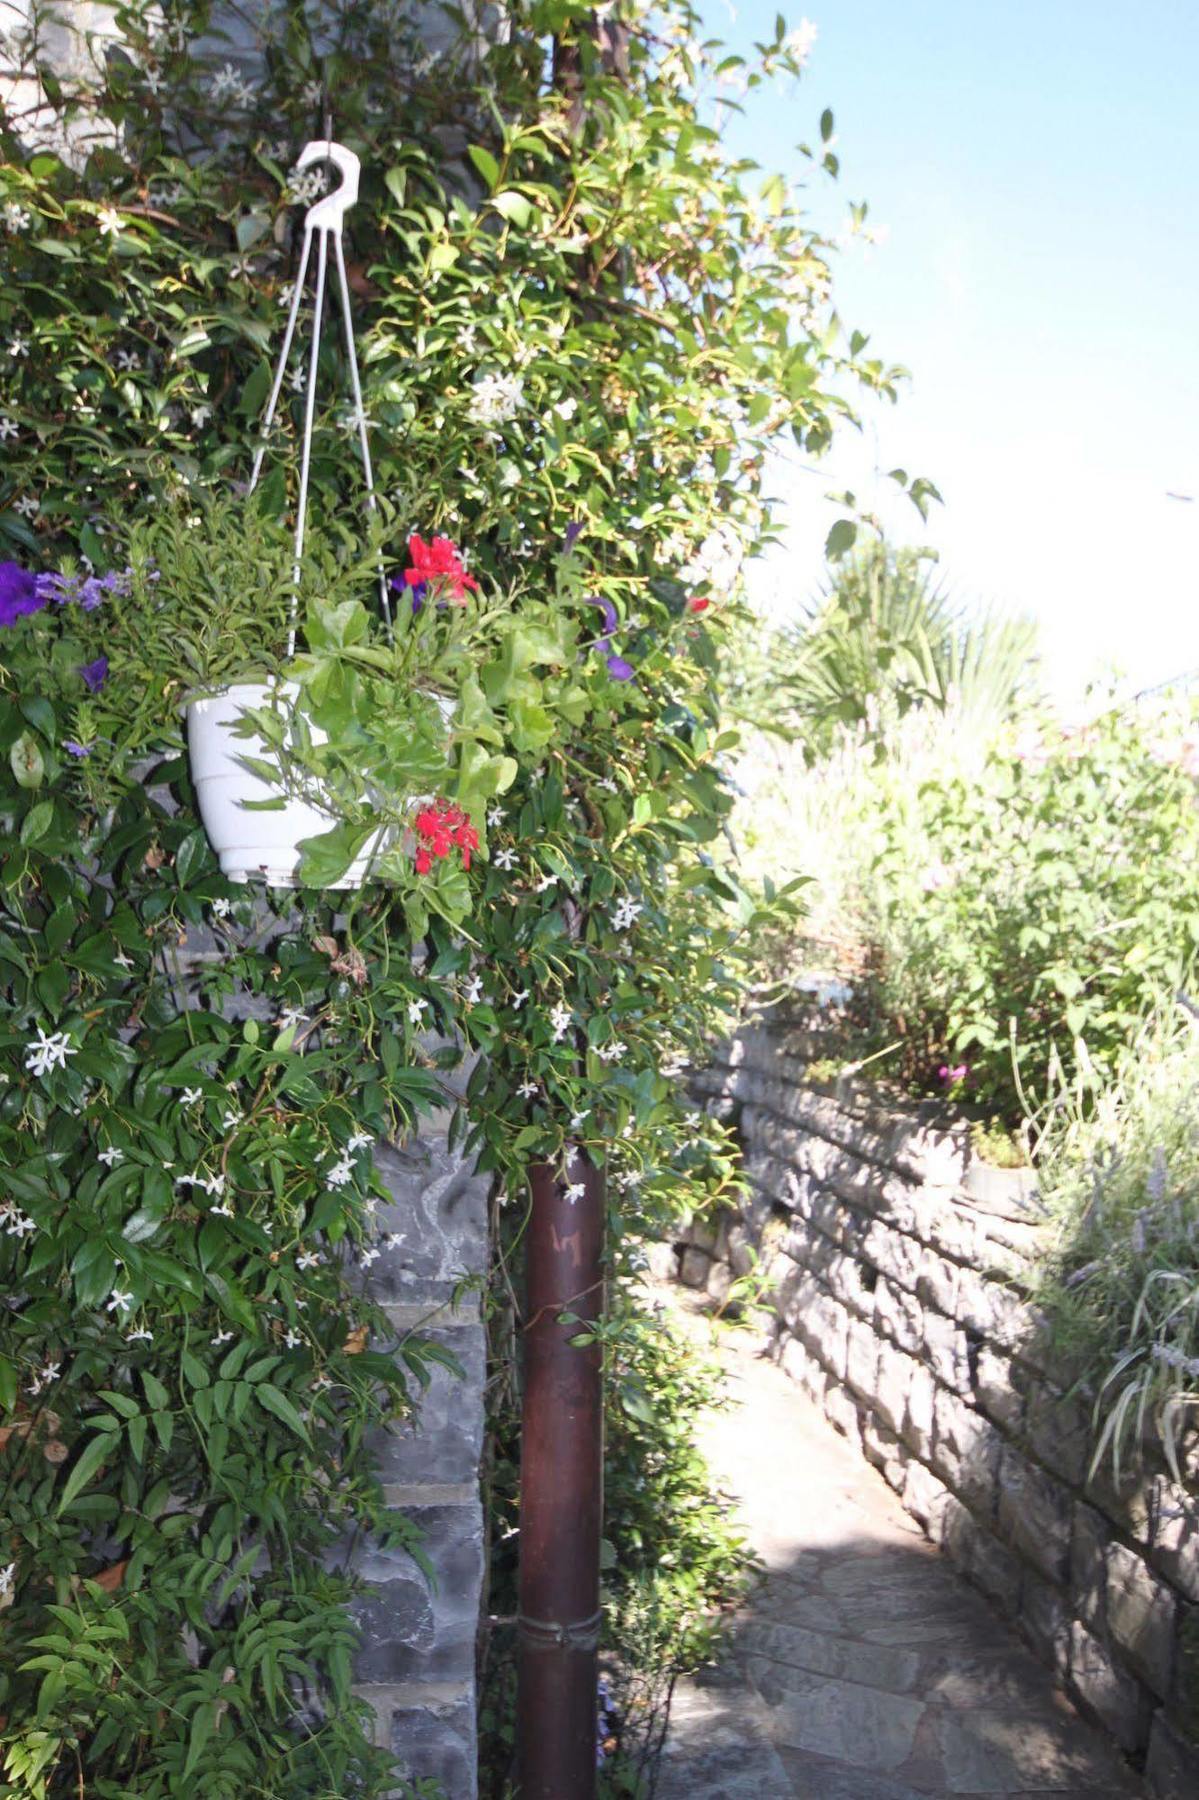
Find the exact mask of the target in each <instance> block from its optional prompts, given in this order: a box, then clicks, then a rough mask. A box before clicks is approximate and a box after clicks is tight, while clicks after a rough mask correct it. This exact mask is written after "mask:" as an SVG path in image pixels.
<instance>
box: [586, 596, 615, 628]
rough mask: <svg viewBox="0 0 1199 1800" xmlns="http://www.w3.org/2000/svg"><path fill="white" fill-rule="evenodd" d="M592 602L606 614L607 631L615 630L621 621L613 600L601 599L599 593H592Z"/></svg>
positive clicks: (605, 625) (605, 624) (605, 626)
mask: <svg viewBox="0 0 1199 1800" xmlns="http://www.w3.org/2000/svg"><path fill="white" fill-rule="evenodd" d="M591 604H592V606H598V607H600V608H602V610H603V615H604V630H605V631H607V632H612V631H615V630H616V627H617V625H618V624H619V622H620V621H619V619H618V617H617V613H616V608H615V607H614V606H613V604H612V602H611V601H610V600H601V599H600V597H599V595H598V594H592V595H591Z"/></svg>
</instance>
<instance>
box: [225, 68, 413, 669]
mask: <svg viewBox="0 0 1199 1800" xmlns="http://www.w3.org/2000/svg"><path fill="white" fill-rule="evenodd" d="M323 110H324V117H325V130H326V135H325V137H324V138H323V139H313V140H312V142H310V143H308V144H306V145H305V146H304V149H303V150H302V151H301V153H300V156H299V158H298V160H297V162H296V167H297V169H304V168H307V167H309V166H310V165H311V164H312V163H317V162H330V163H332V164H333V166H334V168H335V169H337V170H338V171H339V172H340V174H341V177H342V180H341V182H340V185H339V186H337V187H336V188H334V189H332V191H331V192H330V193H327V194H326V195H325V196H324V197H323V198H322V199H320V200H318V201H316V203H315V204H314V205H312V206H310V207H309V209H308V211H307V213H306V214H305V216H304V243H303V248H302V249H301V252H300V267H299V270H298V272H297V275H296V280H295V286H294V288H293V290H292V296H291V305H290V307H289V308H288V313H287V325H286V328H285V330H284V333H283V348H282V350H281V352H280V355H279V366H278V368H277V369H276V371H275V379H274V381H273V383H272V385H271V391H270V396H269V398H268V400H267V403H266V410H265V412H264V414H263V419H262V429H261V436H260V441H259V444H258V447H257V449H256V450H255V452H254V462H253V466H252V468H251V470H250V486H249V492H250V493H251V494H252V493H253V492H254V489H255V488H256V487H257V485H258V478H259V476H260V474H261V473H262V463H263V458H264V456H265V454H266V448H267V438H268V435H269V433H270V429H271V425H272V423H273V422H274V417H275V410H276V408H277V406H278V404H279V396H280V394H281V393H282V391H283V378H284V376H285V374H286V373H287V360H288V357H289V356H290V354H291V347H292V343H293V342H294V339H295V332H296V323H297V321H298V319H299V315H300V302H301V300H302V299H303V294H304V281H305V278H306V276H307V273H308V264H309V261H310V260H311V256H312V240H313V237H314V236H316V238H317V239H318V242H317V262H316V291H315V294H314V296H313V321H312V353H311V356H310V358H309V364H308V380H307V383H306V391H305V395H304V432H303V438H302V440H301V448H300V492H299V496H298V499H297V503H296V529H295V538H294V542H293V552H292V597H291V610H290V615H289V621H290V622H289V630H288V635H287V654H288V656H293V655H294V654H295V648H296V624H297V617H296V615H297V609H298V605H299V582H300V569H301V566H302V563H303V557H304V533H305V527H306V522H307V516H308V482H309V476H310V474H311V469H312V435H313V427H314V423H315V419H316V378H317V370H318V367H319V363H320V349H321V325H322V321H323V317H324V310H325V282H326V277H327V274H328V267H329V244H330V241H332V244H333V257H334V263H335V266H336V271H337V279H338V285H339V286H340V289H341V317H342V324H343V328H344V331H345V340H346V358H347V361H348V362H349V366H350V387H351V391H352V393H353V400H354V417H353V423H354V425H355V427H356V429H357V434H358V447H359V450H360V452H361V455H362V471H363V477H364V480H365V485H366V501H367V506H368V507H369V509H370V511H371V512H372V513H374V512H376V511H377V510H378V509H377V505H376V501H375V477H374V469H373V466H372V463H371V453H370V444H369V442H368V440H367V421H366V408H365V406H364V405H363V400H362V381H361V378H360V376H359V373H358V354H357V351H356V349H355V346H354V324H353V315H352V313H351V310H350V286H349V280H348V278H347V274H346V261H345V251H344V248H343V245H342V226H343V222H344V219H345V215H346V212H347V211H348V209H349V208H350V207H351V206H352V205H353V204H354V201H355V200H356V199H357V198H358V173H359V166H360V165H359V162H358V158H357V157H356V156H355V154H354V152H353V151H352V150H347V149H346V148H345V146H344V145H343V144H336V143H334V141H333V136H332V123H333V122H332V114H331V112H330V108H329V101H328V95H327V94H326V95H325V98H324V108H323ZM379 600H380V604H381V607H382V610H383V618H384V622H385V624H386V626H387V629H388V632H389V633H390V631H391V605H390V602H389V601H388V598H387V576H386V572H385V570H384V567H383V557H382V552H380V556H379Z"/></svg>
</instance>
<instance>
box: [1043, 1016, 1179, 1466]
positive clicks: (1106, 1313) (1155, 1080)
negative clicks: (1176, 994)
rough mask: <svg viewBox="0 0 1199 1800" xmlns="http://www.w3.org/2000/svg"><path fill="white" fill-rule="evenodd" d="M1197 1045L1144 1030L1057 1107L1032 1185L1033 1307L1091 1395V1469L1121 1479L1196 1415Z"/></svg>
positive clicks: (1150, 1025) (1167, 1445)
mask: <svg viewBox="0 0 1199 1800" xmlns="http://www.w3.org/2000/svg"><path fill="white" fill-rule="evenodd" d="M1196 1117H1199V1033H1197V1031H1196V1025H1195V1019H1194V1017H1193V1016H1191V1014H1190V1013H1189V1012H1187V1011H1183V1010H1181V1009H1176V1010H1175V1012H1174V1014H1173V1015H1172V1016H1171V1015H1170V1014H1168V1013H1162V1014H1159V1015H1157V1016H1154V1017H1152V1018H1151V1019H1149V1020H1148V1021H1147V1022H1146V1024H1145V1026H1144V1027H1143V1028H1142V1030H1141V1031H1140V1032H1139V1033H1138V1034H1137V1036H1136V1038H1135V1040H1134V1041H1133V1042H1132V1044H1131V1045H1130V1046H1129V1048H1128V1050H1127V1052H1126V1053H1125V1055H1124V1056H1123V1057H1122V1058H1121V1059H1120V1062H1119V1065H1118V1067H1117V1069H1116V1070H1115V1071H1114V1074H1113V1076H1112V1078H1111V1079H1110V1080H1109V1081H1108V1083H1106V1084H1105V1086H1104V1087H1103V1088H1102V1090H1101V1091H1100V1092H1099V1094H1098V1098H1097V1099H1095V1098H1094V1097H1093V1095H1092V1093H1091V1091H1090V1088H1089V1085H1088V1084H1086V1083H1085V1082H1084V1081H1083V1080H1081V1079H1080V1080H1078V1081H1076V1083H1075V1085H1074V1086H1073V1088H1067V1087H1063V1088H1062V1089H1061V1091H1060V1092H1059V1093H1058V1094H1057V1095H1056V1096H1055V1104H1054V1107H1053V1110H1052V1113H1051V1115H1050V1117H1049V1119H1048V1121H1047V1123H1046V1128H1045V1130H1044V1132H1043V1134H1042V1137H1041V1143H1040V1152H1039V1157H1038V1181H1039V1183H1040V1187H1041V1191H1042V1193H1043V1195H1044V1196H1045V1199H1046V1201H1047V1203H1048V1204H1049V1206H1050V1207H1051V1209H1052V1212H1053V1215H1054V1220H1055V1225H1056V1234H1057V1235H1056V1247H1055V1251H1054V1254H1053V1256H1052V1258H1051V1259H1050V1260H1049V1261H1048V1262H1047V1265H1046V1267H1045V1270H1044V1279H1043V1284H1042V1294H1041V1296H1040V1297H1041V1299H1042V1301H1043V1304H1044V1305H1045V1306H1046V1308H1047V1309H1048V1311H1049V1314H1050V1318H1051V1320H1052V1324H1053V1331H1054V1336H1055V1340H1056V1341H1057V1343H1058V1344H1059V1345H1060V1349H1061V1354H1062V1358H1063V1362H1064V1363H1067V1364H1068V1365H1069V1366H1072V1367H1073V1369H1074V1370H1075V1371H1076V1372H1077V1373H1076V1378H1077V1379H1078V1380H1080V1381H1082V1382H1084V1383H1085V1385H1086V1388H1087V1390H1088V1391H1090V1392H1092V1393H1094V1394H1095V1395H1096V1397H1097V1398H1096V1405H1095V1462H1096V1463H1098V1462H1100V1461H1103V1460H1107V1461H1109V1462H1110V1463H1111V1465H1112V1468H1113V1472H1114V1474H1115V1476H1116V1479H1117V1480H1119V1478H1120V1474H1121V1470H1122V1469H1123V1470H1124V1471H1128V1470H1129V1468H1130V1467H1134V1468H1135V1466H1136V1465H1137V1463H1138V1461H1139V1459H1140V1456H1141V1453H1142V1450H1143V1448H1144V1447H1145V1445H1146V1444H1147V1443H1149V1442H1152V1441H1155V1440H1156V1441H1158V1442H1160V1443H1161V1444H1162V1445H1163V1446H1164V1449H1165V1452H1166V1455H1167V1457H1168V1459H1169V1460H1170V1462H1171V1464H1172V1465H1173V1468H1174V1472H1175V1478H1176V1479H1177V1480H1179V1481H1180V1482H1182V1481H1183V1480H1184V1477H1183V1475H1182V1473H1181V1470H1180V1460H1181V1457H1180V1447H1181V1445H1182V1443H1183V1441H1184V1438H1185V1437H1186V1435H1187V1434H1188V1433H1189V1432H1190V1431H1191V1430H1192V1429H1193V1426H1194V1421H1195V1409H1196V1407H1199V1320H1197V1318H1196V1305H1195V1301H1196V1297H1197V1296H1199V1251H1197V1248H1196V1245H1197V1239H1199V1140H1197V1138H1196V1133H1195V1119H1196Z"/></svg>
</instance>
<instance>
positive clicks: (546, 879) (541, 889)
mask: <svg viewBox="0 0 1199 1800" xmlns="http://www.w3.org/2000/svg"><path fill="white" fill-rule="evenodd" d="M557 885H558V877H557V876H556V875H543V876H542V877H541V880H540V881H539V882H538V883H537V885H536V887H535V888H534V890H533V892H534V893H535V894H544V893H545V891H546V889H547V888H552V887H557Z"/></svg>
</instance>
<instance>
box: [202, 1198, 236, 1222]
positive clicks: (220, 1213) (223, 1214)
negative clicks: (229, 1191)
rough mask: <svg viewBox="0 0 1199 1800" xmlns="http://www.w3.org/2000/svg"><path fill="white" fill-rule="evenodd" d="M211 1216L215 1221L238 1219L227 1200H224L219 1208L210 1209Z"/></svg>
mask: <svg viewBox="0 0 1199 1800" xmlns="http://www.w3.org/2000/svg"><path fill="white" fill-rule="evenodd" d="M209 1214H210V1216H211V1217H212V1218H214V1219H232V1218H235V1217H236V1214H235V1213H234V1211H233V1208H232V1207H231V1206H230V1204H229V1202H228V1201H227V1200H222V1201H221V1204H220V1205H219V1206H212V1207H210V1208H209Z"/></svg>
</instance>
